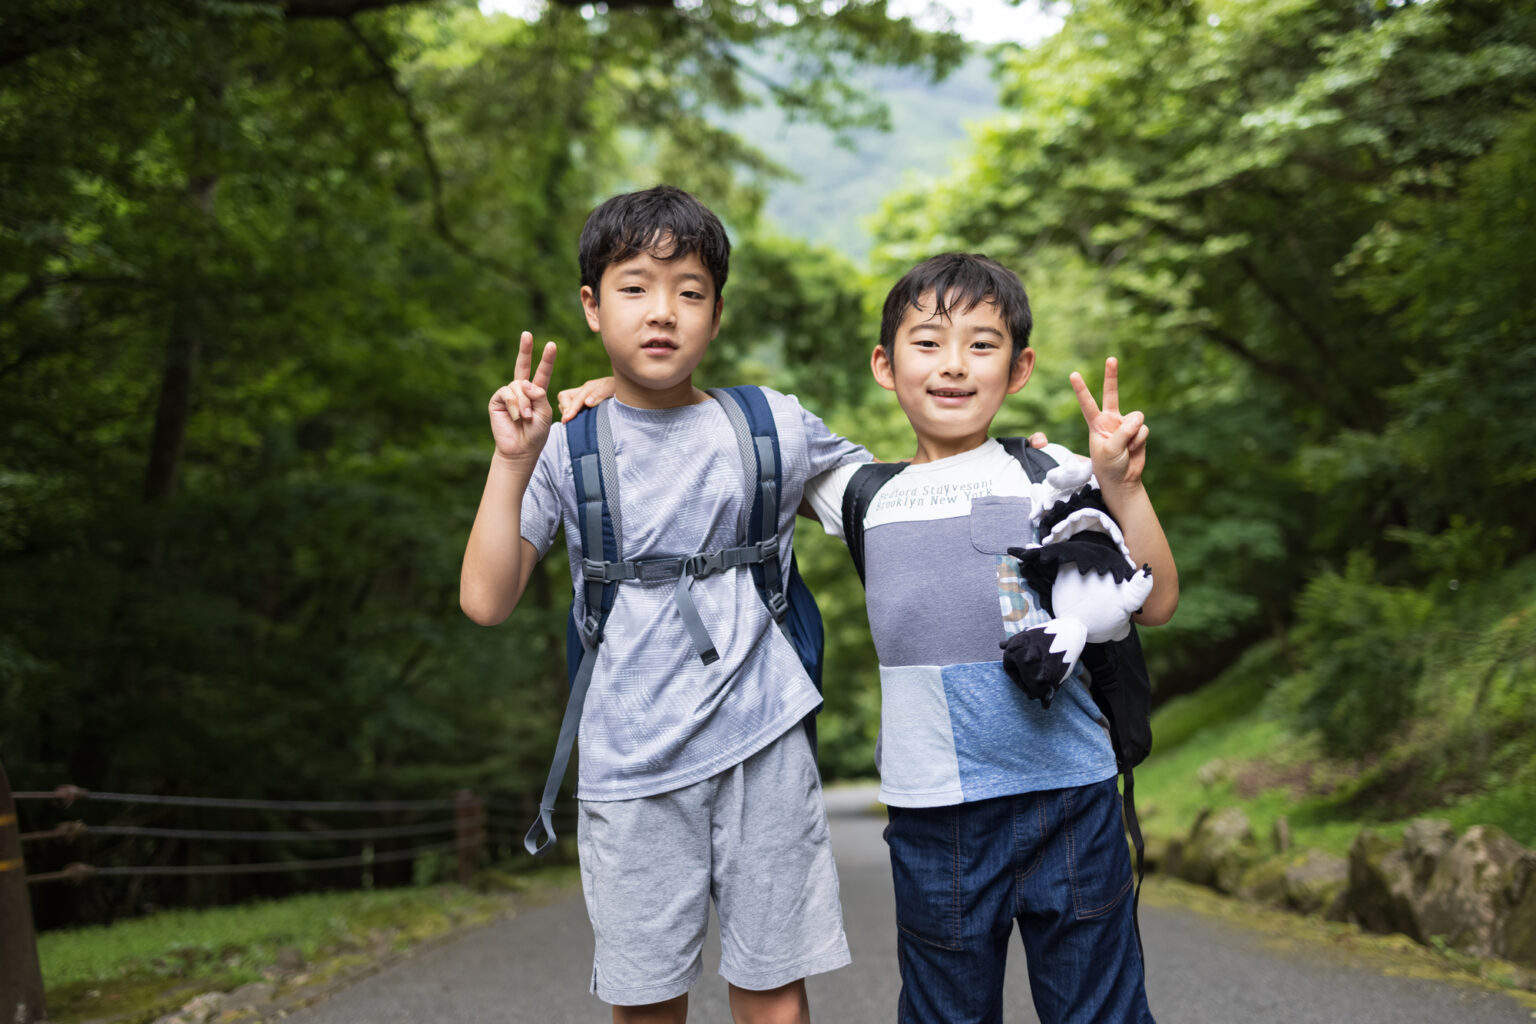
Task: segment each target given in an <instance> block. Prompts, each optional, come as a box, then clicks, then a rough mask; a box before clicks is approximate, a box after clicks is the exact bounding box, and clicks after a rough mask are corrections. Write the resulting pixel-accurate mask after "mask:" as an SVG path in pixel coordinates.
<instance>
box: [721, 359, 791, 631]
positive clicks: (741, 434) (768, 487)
mask: <svg viewBox="0 0 1536 1024" xmlns="http://www.w3.org/2000/svg"><path fill="white" fill-rule="evenodd" d="M709 394H710V396H711V397H713V398H714V399H715V401H717V402H719V403H720V408H721V409H723V410H725V418H726V419H727V420H729V421H730V423H731V430H732V431H733V432H734V433H735V434H736V447H737V449H738V451H739V452H740V454H741V464H742V466H743V468H744V471H745V473H746V480H747V488H748V498H749V500H748V501H747V530H746V545H745V546H746V547H749V548H750V547H758V548H759V549H760V550H761V551H762V561H761V562H758V563H756V564H753V565H752V566H751V571H752V582H753V583H755V584H756V585H757V592H758V593H759V594H761V595H762V598H763V602H764V603H765V604H766V605H767V606H768V611H769V613H770V614H772V615H773V620H774V621H775V622H778V623H782V622H783V621H784V616H785V614H786V613H787V612H788V611H789V604H788V600H787V599H786V598H785V596H784V575H783V572H782V570H781V568H780V566H779V499H780V497H781V495H782V494H783V473H782V470H781V463H780V452H779V428H778V424H776V423H775V422H774V420H773V410H772V409H770V408H769V407H768V399H767V398H766V397H764V395H763V391H762V388H758V387H753V386H752V385H749V384H743V385H738V386H737V387H731V388H713V389H711V390H710V392H709ZM770 541H771V542H772V543H771V544H770V543H769V542H770Z"/></svg>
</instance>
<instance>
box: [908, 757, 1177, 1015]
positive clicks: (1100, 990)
mask: <svg viewBox="0 0 1536 1024" xmlns="http://www.w3.org/2000/svg"><path fill="white" fill-rule="evenodd" d="M886 840H887V842H888V843H889V844H890V848H891V871H892V874H893V876H894V881H895V886H896V924H897V929H898V932H897V951H898V955H899V957H900V961H901V1002H900V1008H899V1010H898V1020H900V1021H901V1022H902V1024H970V1022H976V1024H982V1022H988V1024H991V1022H999V1021H1001V1020H1002V1019H1003V967H1004V963H1005V961H1006V960H1007V956H1008V940H1009V937H1010V936H1011V935H1012V933H1013V923H1014V921H1015V920H1017V921H1018V923H1019V932H1020V935H1021V936H1022V937H1023V940H1024V953H1025V957H1026V959H1027V962H1028V965H1029V984H1030V991H1031V994H1032V995H1033V996H1034V1001H1035V1012H1036V1013H1038V1014H1039V1015H1040V1020H1041V1021H1042V1022H1043V1024H1150V1022H1151V1021H1152V1013H1151V1011H1150V1010H1149V1009H1148V1008H1147V995H1146V988H1145V986H1144V983H1143V978H1144V975H1143V971H1142V962H1141V952H1140V950H1139V948H1138V946H1137V942H1136V933H1135V929H1134V922H1133V919H1132V912H1133V901H1132V898H1131V891H1132V886H1133V884H1134V877H1133V875H1132V872H1131V862H1130V856H1129V854H1128V853H1127V851H1126V841H1125V834H1124V832H1123V831H1122V826H1121V820H1120V795H1119V793H1118V791H1117V789H1116V786H1115V780H1114V779H1113V778H1110V779H1106V780H1105V781H1103V782H1098V783H1094V784H1092V785H1088V786H1080V787H1074V788H1070V789H1057V790H1049V791H1047V792H1042V793H1024V794H1020V795H1018V796H1007V797H998V798H996V799H992V800H980V801H977V802H975V803H967V804H958V805H954V806H949V807H925V808H910V807H908V808H900V807H892V808H890V825H889V827H888V828H887V829H886Z"/></svg>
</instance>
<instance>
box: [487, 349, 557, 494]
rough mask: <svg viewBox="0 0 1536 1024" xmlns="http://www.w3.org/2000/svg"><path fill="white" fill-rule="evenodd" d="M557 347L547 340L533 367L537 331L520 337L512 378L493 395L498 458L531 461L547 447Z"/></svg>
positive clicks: (492, 433) (493, 428) (552, 415)
mask: <svg viewBox="0 0 1536 1024" xmlns="http://www.w3.org/2000/svg"><path fill="white" fill-rule="evenodd" d="M555 348H556V346H555V343H554V342H552V341H551V342H548V343H546V344H545V346H544V354H543V355H542V356H541V357H540V358H539V365H538V368H537V369H533V335H532V334H531V333H530V332H528V331H524V332H523V336H522V337H521V338H520V339H519V340H518V343H517V368H516V370H515V371H514V373H513V375H512V382H511V383H510V384H507V385H506V386H505V387H502V388H498V389H497V390H496V393H495V394H494V395H492V396H491V407H490V413H491V436H492V437H494V438H495V439H496V455H497V457H498V458H502V459H506V460H508V461H511V462H518V463H529V464H531V463H532V462H533V461H534V460H536V459H537V458H538V457H539V452H541V451H543V450H544V442H545V440H546V439H548V437H549V425H550V423H551V422H552V421H553V419H554V412H553V410H552V409H551V408H550V405H549V379H550V377H551V376H552V375H553V373H554V371H555ZM530 370H532V373H531V374H530V372H529V371H530Z"/></svg>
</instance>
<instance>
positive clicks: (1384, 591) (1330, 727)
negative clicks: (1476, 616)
mask: <svg viewBox="0 0 1536 1024" xmlns="http://www.w3.org/2000/svg"><path fill="white" fill-rule="evenodd" d="M1434 611H1435V602H1434V600H1433V599H1432V598H1431V597H1430V596H1429V595H1427V594H1425V593H1424V592H1422V591H1421V590H1417V589H1413V588H1409V587H1390V586H1386V585H1384V584H1382V583H1381V582H1380V581H1379V580H1378V578H1377V575H1376V565H1375V563H1374V562H1373V561H1372V559H1371V558H1370V556H1369V555H1367V554H1365V553H1364V552H1356V553H1355V554H1353V555H1351V556H1350V559H1349V563H1348V565H1347V566H1346V567H1345V570H1344V572H1343V573H1335V572H1332V571H1328V572H1324V573H1321V574H1320V575H1318V577H1317V578H1316V579H1314V580H1313V581H1312V582H1311V583H1310V584H1308V585H1307V588H1306V590H1305V591H1303V592H1302V594H1301V596H1300V597H1299V598H1298V600H1297V604H1296V612H1297V624H1296V629H1295V630H1294V631H1293V633H1292V639H1293V640H1294V642H1295V645H1296V655H1297V658H1298V659H1299V660H1300V661H1301V663H1302V664H1303V665H1304V666H1305V672H1306V675H1305V683H1304V684H1303V685H1301V686H1299V687H1298V688H1297V690H1298V691H1299V692H1296V693H1295V694H1294V695H1293V698H1292V699H1293V700H1295V702H1296V707H1295V712H1296V714H1297V717H1298V720H1299V722H1300V724H1301V725H1302V726H1303V728H1306V729H1316V730H1317V731H1318V733H1319V735H1320V736H1321V737H1322V741H1323V749H1324V750H1325V751H1326V752H1328V753H1329V754H1332V755H1335V756H1340V757H1345V756H1351V755H1358V754H1363V753H1366V752H1368V751H1372V750H1380V749H1381V748H1382V747H1383V746H1384V743H1385V740H1386V739H1387V738H1388V737H1390V736H1391V735H1392V734H1393V733H1394V732H1395V731H1396V730H1397V729H1398V727H1399V726H1401V725H1402V723H1403V722H1404V721H1405V720H1406V719H1407V718H1408V716H1409V715H1410V714H1411V712H1412V710H1413V708H1414V698H1415V694H1416V692H1417V689H1418V684H1419V679H1420V675H1421V673H1422V670H1423V666H1424V656H1425V652H1424V648H1423V642H1424V638H1425V626H1426V625H1427V623H1428V621H1429V618H1430V616H1431V615H1432V614H1433V613H1434Z"/></svg>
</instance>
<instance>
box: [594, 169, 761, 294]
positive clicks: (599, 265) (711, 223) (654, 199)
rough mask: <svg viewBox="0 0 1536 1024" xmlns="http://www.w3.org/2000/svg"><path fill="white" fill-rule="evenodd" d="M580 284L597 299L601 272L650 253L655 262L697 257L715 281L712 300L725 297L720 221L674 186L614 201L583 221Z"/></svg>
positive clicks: (726, 245) (725, 241)
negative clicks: (657, 260) (694, 254)
mask: <svg viewBox="0 0 1536 1024" xmlns="http://www.w3.org/2000/svg"><path fill="white" fill-rule="evenodd" d="M577 246H578V253H579V259H580V261H581V283H582V285H583V286H585V287H589V288H591V289H592V293H593V295H596V294H597V291H598V285H599V284H601V283H602V280H603V271H605V270H607V269H608V268H609V267H610V266H612V265H613V264H615V263H622V262H624V261H625V260H627V259H629V258H630V257H632V256H638V255H639V254H641V253H645V252H648V253H650V254H651V255H652V256H655V257H656V258H657V259H659V260H680V259H683V258H684V257H686V256H688V255H690V254H693V253H697V254H698V257H699V261H700V262H701V263H703V264H704V269H706V270H708V271H709V275H710V277H711V278H713V279H714V284H715V298H717V299H718V298H719V297H720V294H721V293H722V292H724V291H725V278H726V275H727V274H728V273H729V272H730V268H731V240H730V239H729V238H727V237H726V235H725V227H724V225H722V224H721V223H720V218H719V217H716V216H715V215H714V213H713V212H712V211H711V210H710V209H709V207H707V206H705V205H704V204H703V203H701V202H699V200H698V199H697V197H695V196H693V195H691V194H690V193H688V192H684V191H683V190H682V189H680V188H677V187H675V186H672V185H656V186H654V187H652V188H648V189H645V190H644V191H643V192H626V193H624V194H623V195H617V196H614V197H613V198H612V199H609V200H607V201H606V202H604V203H603V204H602V205H601V206H599V207H598V208H597V209H595V210H593V211H592V212H591V213H590V214H588V215H587V223H586V225H585V226H584V227H583V228H582V229H581V241H580V242H579V243H577Z"/></svg>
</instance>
